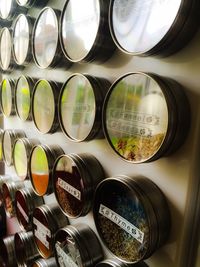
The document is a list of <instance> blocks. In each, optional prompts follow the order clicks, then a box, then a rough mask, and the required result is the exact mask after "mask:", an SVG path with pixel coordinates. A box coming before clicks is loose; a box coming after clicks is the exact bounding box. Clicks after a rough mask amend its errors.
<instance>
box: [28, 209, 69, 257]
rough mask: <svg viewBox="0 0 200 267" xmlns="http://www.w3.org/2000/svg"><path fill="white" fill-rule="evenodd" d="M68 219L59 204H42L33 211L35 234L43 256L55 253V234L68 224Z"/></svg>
mask: <svg viewBox="0 0 200 267" xmlns="http://www.w3.org/2000/svg"><path fill="white" fill-rule="evenodd" d="M68 223H69V222H68V219H67V217H66V216H64V214H63V213H62V212H61V210H60V208H59V206H57V204H51V205H42V206H40V207H38V208H36V209H35V210H34V211H33V234H34V240H35V243H36V245H37V248H38V251H39V253H40V255H41V256H42V257H43V258H45V259H46V258H50V257H51V256H52V255H53V253H54V243H55V234H56V232H57V231H58V229H59V228H62V227H64V226H66V225H68Z"/></svg>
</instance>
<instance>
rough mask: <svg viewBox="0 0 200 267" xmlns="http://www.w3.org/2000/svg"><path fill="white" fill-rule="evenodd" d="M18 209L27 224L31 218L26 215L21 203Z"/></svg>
mask: <svg viewBox="0 0 200 267" xmlns="http://www.w3.org/2000/svg"><path fill="white" fill-rule="evenodd" d="M17 208H18V209H19V211H20V213H21V215H22V216H23V218H24V219H25V221H26V222H29V218H28V216H27V214H26V212H25V211H24V209H23V208H22V206H21V205H20V203H19V202H17Z"/></svg>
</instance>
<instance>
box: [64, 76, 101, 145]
mask: <svg viewBox="0 0 200 267" xmlns="http://www.w3.org/2000/svg"><path fill="white" fill-rule="evenodd" d="M59 105H60V107H59V113H60V114H59V115H60V122H61V126H62V129H63V131H64V132H65V133H66V135H67V136H68V137H69V138H70V139H72V140H74V141H83V140H85V139H87V137H88V136H89V134H90V133H91V131H92V130H93V127H94V122H95V116H96V99H95V95H94V89H93V86H92V84H91V83H90V81H89V80H88V79H87V77H85V76H83V75H80V74H76V75H73V76H72V77H71V78H69V80H68V81H67V82H66V83H65V85H64V87H63V89H62V92H61V95H60V100H59Z"/></svg>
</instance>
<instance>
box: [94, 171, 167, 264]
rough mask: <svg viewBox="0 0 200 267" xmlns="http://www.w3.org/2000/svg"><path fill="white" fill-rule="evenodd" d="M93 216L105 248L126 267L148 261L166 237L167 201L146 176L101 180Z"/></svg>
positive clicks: (121, 176) (123, 176) (96, 194)
mask: <svg viewBox="0 0 200 267" xmlns="http://www.w3.org/2000/svg"><path fill="white" fill-rule="evenodd" d="M93 215H94V221H95V224H96V228H97V231H98V233H99V235H100V237H101V239H102V241H103V243H104V244H105V246H106V248H107V249H108V250H109V251H110V252H111V253H112V254H114V255H115V256H116V257H117V258H118V259H120V260H121V261H122V262H125V263H127V264H129V263H136V262H139V261H141V260H144V259H147V258H148V257H149V256H150V255H151V254H152V253H154V252H155V251H156V250H157V249H158V248H159V247H161V246H162V245H163V244H164V243H165V242H166V240H167V238H168V236H169V230H170V221H171V220H170V213H169V209H168V205H167V202H166V199H165V197H164V195H163V193H162V192H161V190H160V189H159V188H158V187H157V186H156V185H155V184H154V183H153V182H152V181H151V180H149V179H147V178H145V177H128V176H125V175H120V176H116V177H112V178H107V179H105V180H103V181H102V182H101V183H100V184H99V185H98V187H97V189H96V192H95V198H94V207H93ZM122 244H123V246H122Z"/></svg>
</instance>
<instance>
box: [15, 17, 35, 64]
mask: <svg viewBox="0 0 200 267" xmlns="http://www.w3.org/2000/svg"><path fill="white" fill-rule="evenodd" d="M34 21H35V20H34V19H33V18H31V17H30V16H28V15H24V14H20V15H19V16H18V17H17V18H16V19H15V21H14V23H13V32H12V38H13V47H12V48H13V57H14V60H15V62H16V63H17V64H18V65H27V64H28V63H29V62H30V60H31V59H32V52H31V47H32V43H31V40H32V39H31V37H32V28H33V26H32V25H33V23H34Z"/></svg>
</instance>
